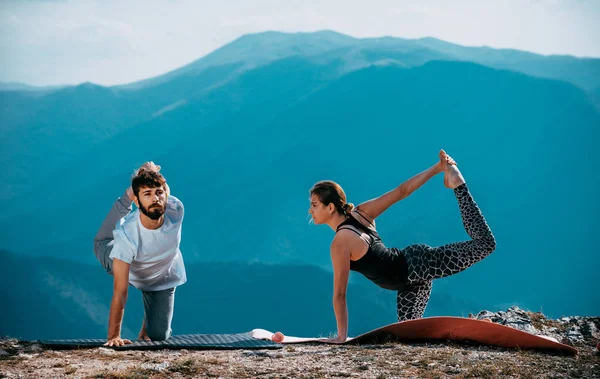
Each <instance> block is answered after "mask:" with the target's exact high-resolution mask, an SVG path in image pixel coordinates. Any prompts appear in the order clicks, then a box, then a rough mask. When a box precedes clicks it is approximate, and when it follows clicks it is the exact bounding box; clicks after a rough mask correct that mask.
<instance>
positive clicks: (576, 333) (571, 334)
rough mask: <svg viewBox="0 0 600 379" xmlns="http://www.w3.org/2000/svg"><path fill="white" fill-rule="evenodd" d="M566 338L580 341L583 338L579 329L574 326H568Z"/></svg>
mask: <svg viewBox="0 0 600 379" xmlns="http://www.w3.org/2000/svg"><path fill="white" fill-rule="evenodd" d="M567 338H568V339H569V340H571V341H575V342H581V341H583V339H584V338H583V335H582V334H581V331H580V330H579V328H578V327H576V326H572V327H570V328H569V330H568V331H567Z"/></svg>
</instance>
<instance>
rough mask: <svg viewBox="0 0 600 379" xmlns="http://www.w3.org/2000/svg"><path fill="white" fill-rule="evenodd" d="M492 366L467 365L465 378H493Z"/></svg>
mask: <svg viewBox="0 0 600 379" xmlns="http://www.w3.org/2000/svg"><path fill="white" fill-rule="evenodd" d="M494 371H497V370H494V369H493V368H492V367H490V366H473V367H468V368H467V371H466V372H465V375H464V377H465V378H478V379H495V376H496V375H495V373H494Z"/></svg>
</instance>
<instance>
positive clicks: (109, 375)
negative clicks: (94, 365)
mask: <svg viewBox="0 0 600 379" xmlns="http://www.w3.org/2000/svg"><path fill="white" fill-rule="evenodd" d="M157 377H159V378H160V377H162V378H165V376H164V375H161V374H160V373H159V372H157V371H155V370H150V369H141V368H134V369H131V370H127V371H118V372H104V373H98V374H95V375H94V376H92V377H91V378H95V379H146V378H157Z"/></svg>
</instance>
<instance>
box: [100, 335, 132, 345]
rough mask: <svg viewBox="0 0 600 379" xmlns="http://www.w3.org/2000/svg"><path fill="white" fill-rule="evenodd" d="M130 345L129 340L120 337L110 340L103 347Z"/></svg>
mask: <svg viewBox="0 0 600 379" xmlns="http://www.w3.org/2000/svg"><path fill="white" fill-rule="evenodd" d="M129 344H131V341H130V340H126V339H122V338H121V337H115V338H111V339H109V340H108V342H106V343H105V344H104V346H124V345H129Z"/></svg>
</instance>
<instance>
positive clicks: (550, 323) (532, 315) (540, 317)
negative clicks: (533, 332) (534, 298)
mask: <svg viewBox="0 0 600 379" xmlns="http://www.w3.org/2000/svg"><path fill="white" fill-rule="evenodd" d="M527 315H528V316H529V319H530V320H531V325H533V327H534V328H536V329H537V330H544V327H546V328H556V329H557V330H558V331H559V332H564V331H565V330H566V329H567V326H566V325H562V324H561V323H560V322H558V321H554V320H551V319H548V318H546V316H545V315H544V314H543V313H542V312H527Z"/></svg>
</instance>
